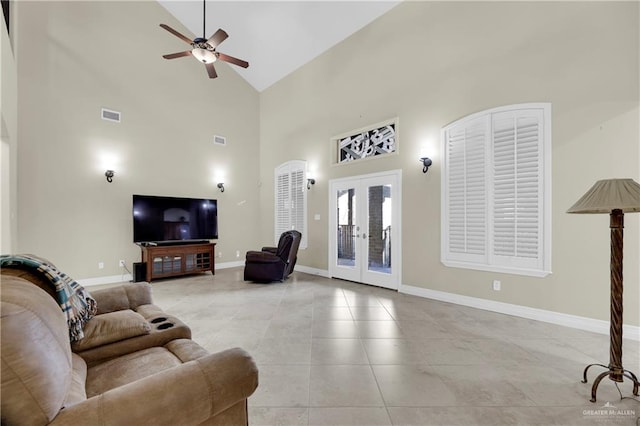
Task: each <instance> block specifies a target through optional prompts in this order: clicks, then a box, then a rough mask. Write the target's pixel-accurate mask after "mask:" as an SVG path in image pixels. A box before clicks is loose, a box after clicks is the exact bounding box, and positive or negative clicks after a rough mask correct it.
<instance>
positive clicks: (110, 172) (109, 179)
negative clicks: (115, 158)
mask: <svg viewBox="0 0 640 426" xmlns="http://www.w3.org/2000/svg"><path fill="white" fill-rule="evenodd" d="M115 174H116V173H115V172H114V171H113V170H107V171H106V172H104V175H105V176H106V177H107V182H109V183H111V182H113V175H115Z"/></svg>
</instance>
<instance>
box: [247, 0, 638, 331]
mask: <svg viewBox="0 0 640 426" xmlns="http://www.w3.org/2000/svg"><path fill="white" fill-rule="evenodd" d="M638 26H639V24H638V3H609V2H604V3H596V2H583V3H582V2H565V3H559V2H539V3H522V2H514V3H505V2H486V3H480V2H471V3H461V2H448V3H445V2H406V3H402V4H400V5H399V6H397V7H396V8H394V9H393V10H391V11H390V12H389V13H387V14H386V15H384V16H382V17H381V18H380V19H378V20H377V21H376V22H374V23H373V24H371V25H369V26H367V27H365V28H364V29H363V30H361V31H359V32H358V33H356V34H355V35H353V36H352V37H350V38H348V39H347V40H345V41H344V42H343V43H341V44H340V45H338V46H336V47H335V48H333V49H331V50H330V51H328V52H326V53H325V54H323V55H322V56H320V57H319V58H317V59H316V60H314V61H313V62H311V63H309V64H307V65H305V66H304V67H302V68H300V69H299V70H297V71H296V72H294V73H293V74H291V75H290V76H288V77H287V78H285V79H283V80H281V81H280V82H278V83H276V84H275V85H273V86H272V87H270V88H269V89H267V90H266V91H264V92H263V93H262V94H261V98H260V144H261V153H262V155H261V180H262V182H263V185H262V187H261V190H260V203H261V206H262V211H263V218H264V221H265V222H266V223H269V221H271V223H272V222H273V213H272V212H273V184H272V182H273V168H274V167H275V166H276V165H277V164H280V163H282V162H283V161H287V160H291V159H304V160H307V161H309V164H310V168H311V169H313V170H314V171H315V176H316V178H317V179H316V182H317V183H316V185H315V186H314V187H313V189H312V190H311V192H310V193H309V198H308V200H309V219H312V218H313V215H314V214H316V213H319V214H320V215H321V220H320V221H314V220H310V221H309V248H308V249H307V250H304V251H302V252H301V253H300V254H299V261H298V263H299V264H301V265H306V266H309V267H313V268H318V269H321V270H326V269H328V264H327V250H328V249H327V244H328V243H327V240H328V235H327V233H328V231H327V224H328V220H327V214H328V205H327V202H328V181H329V180H330V179H334V178H339V177H344V176H349V175H359V174H364V173H372V172H377V171H382V170H390V169H402V170H403V185H402V187H403V194H402V199H403V215H402V220H403V223H402V227H403V235H402V241H403V247H402V252H403V268H402V284H404V285H409V286H416V287H422V288H426V289H434V290H439V291H445V292H450V293H456V294H461V295H467V296H472V297H478V298H483V299H489V300H497V301H501V302H506V303H512V304H518V305H525V306H529V307H534V308H540V309H545V310H550V311H556V312H562V313H568V314H573V315H579V316H585V317H590V318H596V319H602V320H607V319H608V313H609V275H608V274H609V230H608V223H609V222H608V217H607V216H602V215H568V214H566V213H565V211H566V210H567V208H568V207H570V206H571V205H572V204H573V202H574V201H576V200H577V199H578V198H579V197H580V196H581V195H582V194H583V193H584V192H585V191H586V190H587V189H588V188H589V187H590V186H591V185H592V184H593V183H594V182H595V181H596V180H598V179H602V178H610V177H630V178H633V179H635V180H636V181H640V164H639V163H638V158H639V155H640V153H639V150H640V142H639V141H640V138H639V134H640V129H639V128H640V124H639V119H638V114H639V112H640V111H639V108H638V75H639V69H638V62H639V61H638V52H639V51H640V46H639V42H638V41H639V30H638ZM523 102H551V103H552V126H553V127H552V133H553V134H552V138H553V142H552V143H553V148H552V174H553V178H552V182H553V184H552V186H553V195H552V197H553V200H552V245H553V249H552V250H553V256H552V270H553V274H551V275H549V276H548V277H546V278H532V277H521V276H516V275H509V274H498V273H488V272H478V271H472V270H464V269H456V268H448V267H445V266H443V265H442V264H441V262H440V195H441V193H440V185H441V180H440V172H441V169H440V161H441V160H440V156H441V148H440V133H439V132H440V129H441V128H442V127H443V126H445V125H446V124H448V123H450V122H452V121H454V120H456V119H458V118H461V117H463V116H466V115H468V114H471V113H474V112H477V111H481V110H484V109H488V108H492V107H496V106H501V105H508V104H514V103H523ZM396 116H397V117H399V136H398V140H399V154H398V155H395V156H390V157H388V158H381V159H375V160H370V161H363V162H361V163H357V162H356V163H353V164H350V165H347V166H331V165H330V163H331V161H330V158H329V153H330V149H329V145H328V144H329V139H330V138H331V137H332V136H334V135H337V134H342V133H345V132H348V131H349V130H352V129H358V128H361V127H363V126H366V125H369V124H375V123H378V122H380V121H383V120H385V119H388V118H392V117H396ZM423 154H426V155H428V156H430V157H431V158H432V159H433V160H434V165H433V166H432V167H431V168H430V170H429V172H428V173H427V174H426V175H424V174H422V170H421V166H420V164H419V163H418V158H419V157H420V156H422V155H423ZM639 218H640V215H638V214H628V215H627V216H626V218H625V219H626V230H625V232H626V239H625V295H624V296H625V307H624V309H625V323H627V324H631V325H636V326H637V325H639V324H640V319H639V317H640V311H639V307H638V301H639V300H640V293H639V287H640V285H639V281H640V266H639V259H640V249H639V245H640V221H639ZM261 236H262V239H263V240H268V239H270V238H273V237H272V228H271V227H267V226H264V227H263V228H262V233H261ZM494 279H499V280H501V281H502V291H500V292H495V291H493V290H491V283H492V281H493V280H494Z"/></svg>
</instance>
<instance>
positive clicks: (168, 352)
mask: <svg viewBox="0 0 640 426" xmlns="http://www.w3.org/2000/svg"><path fill="white" fill-rule="evenodd" d="M172 349H173V350H175V351H176V352H177V353H174V352H173V351H172ZM190 351H192V352H191V353H190ZM207 354H208V353H207V351H205V350H204V349H202V348H201V347H200V346H199V345H198V344H197V343H195V342H194V341H192V340H188V339H180V340H174V341H172V342H170V343H169V344H167V345H165V346H161V347H155V348H149V349H144V350H141V351H137V352H134V353H130V354H128V355H124V356H121V357H118V358H114V359H112V360H109V361H106V362H103V363H101V364H98V365H95V366H93V367H89V369H88V371H87V386H86V389H87V397H88V398H91V397H92V396H94V395H99V394H101V393H104V392H106V391H108V390H110V389H114V388H117V387H120V386H123V385H126V384H128V383H132V382H135V381H137V380H140V379H143V378H145V377H147V376H151V375H152V374H156V373H158V372H160V371H164V370H167V369H169V368H173V367H176V366H178V365H181V364H183V363H185V362H188V361H192V360H194V359H197V358H200V357H203V356H206V355H207ZM181 358H183V359H181Z"/></svg>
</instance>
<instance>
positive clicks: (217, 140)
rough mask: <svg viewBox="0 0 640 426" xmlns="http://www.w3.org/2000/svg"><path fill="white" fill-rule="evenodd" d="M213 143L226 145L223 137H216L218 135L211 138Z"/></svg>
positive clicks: (225, 139)
mask: <svg viewBox="0 0 640 426" xmlns="http://www.w3.org/2000/svg"><path fill="white" fill-rule="evenodd" d="M213 143H214V144H216V145H223V146H224V145H226V144H227V138H225V137H224V136H218V135H214V136H213Z"/></svg>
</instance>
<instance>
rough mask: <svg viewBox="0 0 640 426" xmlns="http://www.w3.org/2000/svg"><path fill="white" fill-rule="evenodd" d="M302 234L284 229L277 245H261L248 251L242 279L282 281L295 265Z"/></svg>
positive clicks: (264, 281) (266, 281)
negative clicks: (258, 249) (257, 249)
mask: <svg viewBox="0 0 640 426" xmlns="http://www.w3.org/2000/svg"><path fill="white" fill-rule="evenodd" d="M301 239H302V234H301V233H300V232H298V231H286V232H283V233H282V235H280V240H279V241H278V247H262V251H248V252H247V255H246V260H245V264H244V280H245V281H255V282H263V283H268V282H272V281H284V280H285V279H286V278H287V277H288V276H289V274H291V272H293V268H294V267H295V265H296V260H297V259H298V247H299V246H300V240H301Z"/></svg>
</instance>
